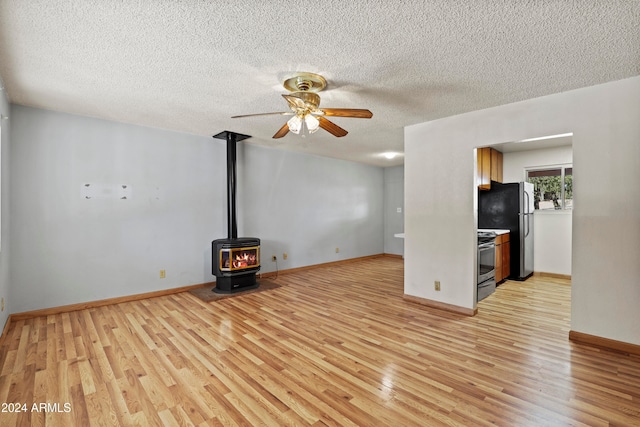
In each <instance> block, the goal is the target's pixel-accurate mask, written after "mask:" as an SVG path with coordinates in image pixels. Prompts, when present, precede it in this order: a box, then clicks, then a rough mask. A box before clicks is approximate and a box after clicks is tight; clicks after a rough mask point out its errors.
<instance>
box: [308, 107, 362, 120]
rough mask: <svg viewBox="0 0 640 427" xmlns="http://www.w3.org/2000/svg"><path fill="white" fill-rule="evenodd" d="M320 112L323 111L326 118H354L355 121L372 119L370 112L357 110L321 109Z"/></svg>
mask: <svg viewBox="0 0 640 427" xmlns="http://www.w3.org/2000/svg"><path fill="white" fill-rule="evenodd" d="M320 111H323V112H324V115H325V116H328V117H331V116H333V117H354V118H356V119H370V118H371V117H373V113H372V112H371V111H369V110H362V109H358V108H321V109H320Z"/></svg>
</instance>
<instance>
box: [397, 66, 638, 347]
mask: <svg viewBox="0 0 640 427" xmlns="http://www.w3.org/2000/svg"><path fill="white" fill-rule="evenodd" d="M638 117H640V77H633V78H630V79H625V80H620V81H615V82H610V83H606V84H602V85H597V86H592V87H588V88H583V89H578V90H573V91H569V92H564V93H559V94H555V95H549V96H545V97H541V98H536V99H531V100H527V101H522V102H518V103H514V104H509V105H504V106H500V107H495V108H489V109H485V110H481V111H475V112H471V113H467V114H462V115H458V116H453V117H448V118H444V119H440V120H435V121H432V122H427V123H422V124H418V125H414V126H410V127H407V128H405V156H406V157H405V209H406V215H405V234H406V237H405V293H407V294H410V295H415V296H418V297H423V298H427V299H431V300H435V301H441V302H445V303H449V304H453V305H457V306H462V307H467V308H471V307H474V306H475V305H476V303H475V301H474V299H475V298H474V295H475V290H474V288H475V268H474V264H475V259H476V256H475V245H476V241H475V239H476V238H475V230H476V217H477V214H476V209H477V201H476V196H475V193H476V191H475V188H474V175H473V168H474V161H475V159H474V157H473V155H472V151H473V148H474V147H482V146H488V145H494V144H497V143H501V142H508V141H519V140H523V139H527V138H532V137H539V136H545V135H555V134H560V133H566V132H573V173H574V177H575V183H574V210H573V222H572V224H573V230H572V240H573V243H572V268H571V270H572V295H571V297H572V304H571V329H572V330H574V331H576V332H582V333H585V334H590V335H594V336H599V337H604V338H608V339H612V340H618V341H622V342H627V343H632V344H640V311H639V310H637V301H640V286H638V285H637V284H638V277H640V263H638V259H640V186H638V185H637V183H638V182H640V144H638V141H640V121H639V120H638ZM434 279H440V280H442V292H439V293H436V292H434V291H432V286H431V285H430V284H431V283H433V280H434Z"/></svg>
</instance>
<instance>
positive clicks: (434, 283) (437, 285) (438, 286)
mask: <svg viewBox="0 0 640 427" xmlns="http://www.w3.org/2000/svg"><path fill="white" fill-rule="evenodd" d="M433 287H434V288H435V289H436V291H439V290H440V281H439V280H436V281H435V282H433Z"/></svg>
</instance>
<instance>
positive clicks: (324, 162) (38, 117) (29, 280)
mask: <svg viewBox="0 0 640 427" xmlns="http://www.w3.org/2000/svg"><path fill="white" fill-rule="evenodd" d="M11 124H12V126H11V148H12V150H11V165H12V171H11V182H12V185H11V215H12V217H13V218H15V221H13V222H12V226H11V229H12V233H13V236H12V242H13V243H14V244H12V246H11V258H12V269H11V292H12V298H13V303H14V304H13V305H12V312H22V311H28V310H34V309H39V308H46V307H55V306H61V305H66V304H73V303H78V302H85V301H94V300H100V299H105V298H110V297H117V296H123V295H132V294H136V293H144V292H150V291H155V290H161V289H169V288H175V287H179V286H186V285H193V284H198V283H204V282H210V281H213V280H214V277H213V276H212V275H211V248H210V245H211V241H212V240H213V239H216V238H224V237H226V236H227V228H226V154H225V153H226V142H225V141H224V140H218V139H213V138H211V137H201V136H194V135H187V134H182V133H176V132H169V131H164V130H159V129H151V128H144V127H139V126H133V125H127V124H122V123H114V122H109V121H105V120H98V119H92V118H87V117H80V116H74V115H69V114H62V113H56V112H51V111H45V110H40V109H34V108H28V107H22V106H16V105H14V106H12V117H11ZM221 130H223V129H216V130H215V131H214V132H213V133H217V132H219V131H221ZM249 141H250V140H248V141H247V142H246V143H241V144H239V165H238V169H239V171H238V173H239V185H238V196H239V198H240V199H239V203H238V204H239V218H238V220H239V226H238V232H239V235H240V236H242V235H253V236H255V237H260V238H263V239H264V243H265V244H264V247H263V252H262V254H263V259H262V265H263V269H262V271H270V270H273V269H275V265H272V264H271V261H270V254H271V252H272V251H276V249H277V251H278V252H280V251H281V250H285V249H286V250H289V251H290V258H289V261H288V263H287V262H284V261H283V263H284V264H283V263H281V264H280V268H289V267H294V266H302V265H309V264H316V263H322V262H325V261H330V260H335V259H343V258H350V257H358V256H364V255H370V254H374V253H382V251H383V237H382V232H381V230H382V229H383V212H382V200H383V196H382V191H383V170H382V168H379V167H373V166H364V165H360V164H355V163H351V162H346V161H339V160H332V159H325V158H319V157H313V156H307V155H304V154H292V153H286V152H283V151H279V150H273V149H267V148H262V147H257V146H252V145H250V143H249ZM85 183H91V184H102V185H107V186H108V185H114V186H115V185H120V184H126V185H129V186H131V188H132V194H131V197H130V198H128V199H126V200H121V199H119V198H116V197H113V198H99V197H96V198H91V199H86V198H84V197H83V196H82V186H83V184H85ZM336 247H339V248H340V250H341V251H340V253H338V254H336V253H335V248H336ZM265 255H268V256H269V258H267V257H266V256H265ZM161 269H165V270H166V274H167V277H166V278H165V279H160V278H159V271H160V270H161Z"/></svg>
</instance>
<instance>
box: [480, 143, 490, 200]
mask: <svg viewBox="0 0 640 427" xmlns="http://www.w3.org/2000/svg"><path fill="white" fill-rule="evenodd" d="M477 156H478V159H477V161H478V188H480V189H481V190H489V189H490V188H491V148H489V147H485V148H478V150H477Z"/></svg>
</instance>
